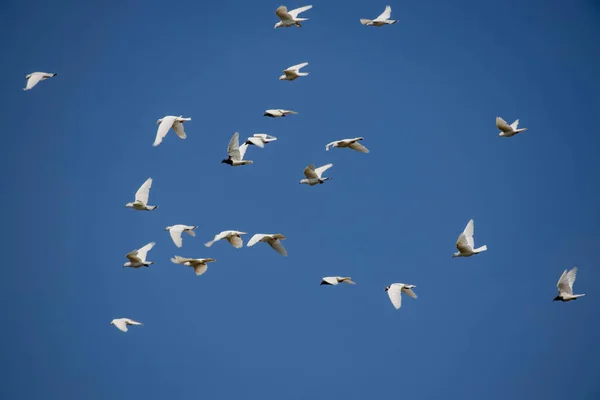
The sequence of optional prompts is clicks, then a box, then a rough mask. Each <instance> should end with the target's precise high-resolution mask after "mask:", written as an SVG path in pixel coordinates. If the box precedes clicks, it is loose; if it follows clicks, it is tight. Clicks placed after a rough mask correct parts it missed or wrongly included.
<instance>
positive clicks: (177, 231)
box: [165, 224, 198, 247]
mask: <svg viewBox="0 0 600 400" xmlns="http://www.w3.org/2000/svg"><path fill="white" fill-rule="evenodd" d="M197 227H198V226H197V225H181V224H179V225H173V226H167V227H166V228H165V231H169V234H170V235H171V239H173V243H175V246H177V247H181V246H182V245H183V240H182V239H181V234H182V233H183V232H186V233H187V234H188V235H190V236H192V237H195V236H196V232H194V229H196V228H197Z"/></svg>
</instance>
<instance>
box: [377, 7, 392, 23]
mask: <svg viewBox="0 0 600 400" xmlns="http://www.w3.org/2000/svg"><path fill="white" fill-rule="evenodd" d="M391 16H392V7H390V6H385V11H383V12H382V13H381V14H380V15H379V17H377V18H375V21H387V20H388V19H390V17H391Z"/></svg>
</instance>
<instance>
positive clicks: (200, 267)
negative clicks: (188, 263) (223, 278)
mask: <svg viewBox="0 0 600 400" xmlns="http://www.w3.org/2000/svg"><path fill="white" fill-rule="evenodd" d="M207 269H208V265H206V264H204V263H202V264H196V265H194V271H195V272H196V276H200V275H202V274H203V273H205V272H206V270H207Z"/></svg>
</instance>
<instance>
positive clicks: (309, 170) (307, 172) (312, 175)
mask: <svg viewBox="0 0 600 400" xmlns="http://www.w3.org/2000/svg"><path fill="white" fill-rule="evenodd" d="M304 176H306V179H318V178H319V176H318V175H317V173H316V172H315V164H310V165H309V166H308V167H306V168H304Z"/></svg>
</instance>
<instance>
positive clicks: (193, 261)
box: [171, 256, 217, 276]
mask: <svg viewBox="0 0 600 400" xmlns="http://www.w3.org/2000/svg"><path fill="white" fill-rule="evenodd" d="M215 261H217V260H215V259H214V258H185V257H179V256H174V257H173V258H171V262H172V263H174V264H183V265H185V266H186V267H193V268H194V271H195V272H196V276H200V275H202V274H203V273H205V272H206V270H207V269H208V265H206V264H207V263H210V262H215Z"/></svg>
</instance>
